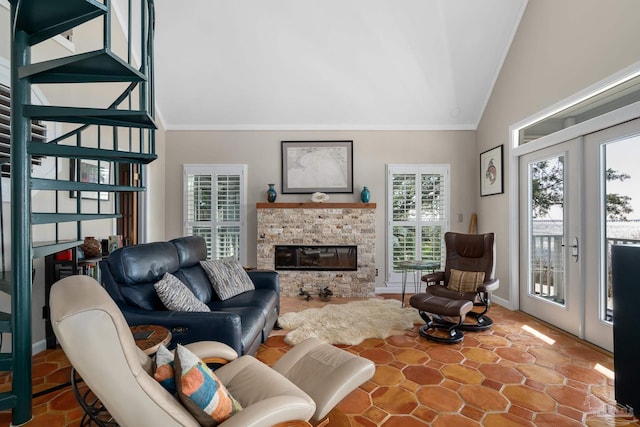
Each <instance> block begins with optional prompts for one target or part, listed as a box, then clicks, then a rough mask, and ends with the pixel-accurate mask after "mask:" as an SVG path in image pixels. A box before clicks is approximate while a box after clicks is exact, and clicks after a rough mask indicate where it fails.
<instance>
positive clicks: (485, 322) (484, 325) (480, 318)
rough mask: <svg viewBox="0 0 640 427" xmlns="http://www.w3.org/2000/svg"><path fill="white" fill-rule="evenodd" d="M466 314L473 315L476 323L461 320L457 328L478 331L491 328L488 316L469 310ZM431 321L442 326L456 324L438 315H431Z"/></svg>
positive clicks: (491, 321) (490, 320)
mask: <svg viewBox="0 0 640 427" xmlns="http://www.w3.org/2000/svg"><path fill="white" fill-rule="evenodd" d="M467 316H470V317H475V320H476V323H465V322H462V323H461V324H460V325H459V326H458V329H460V330H461V331H467V332H480V331H486V330H487V329H489V328H491V326H493V320H492V319H491V318H490V317H489V316H485V315H482V314H479V313H474V312H473V311H470V312H469V313H467ZM433 321H434V322H435V323H437V324H440V325H443V326H448V325H456V324H457V323H455V322H451V321H449V320H446V319H443V318H442V317H440V316H438V315H434V316H433Z"/></svg>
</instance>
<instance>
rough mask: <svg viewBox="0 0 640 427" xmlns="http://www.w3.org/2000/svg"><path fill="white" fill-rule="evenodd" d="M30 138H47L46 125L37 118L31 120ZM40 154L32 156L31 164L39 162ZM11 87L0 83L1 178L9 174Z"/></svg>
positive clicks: (35, 139)
mask: <svg viewBox="0 0 640 427" xmlns="http://www.w3.org/2000/svg"><path fill="white" fill-rule="evenodd" d="M31 140H32V141H38V142H45V141H46V140H47V128H46V126H45V125H44V124H43V123H42V122H40V121H37V120H33V121H32V122H31ZM41 160H42V156H33V157H32V158H31V164H32V165H39V164H41ZM10 161H11V89H10V88H9V87H8V86H5V85H3V84H0V163H1V164H2V166H1V167H0V172H1V174H2V177H3V178H9V177H10V175H11V171H10V168H11V167H10V164H9V162H10Z"/></svg>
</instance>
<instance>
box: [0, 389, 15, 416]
mask: <svg viewBox="0 0 640 427" xmlns="http://www.w3.org/2000/svg"><path fill="white" fill-rule="evenodd" d="M17 400H18V399H17V396H16V394H15V393H14V392H12V391H4V392H1V393H0V411H1V410H5V409H10V408H14V407H15V406H16V402H17Z"/></svg>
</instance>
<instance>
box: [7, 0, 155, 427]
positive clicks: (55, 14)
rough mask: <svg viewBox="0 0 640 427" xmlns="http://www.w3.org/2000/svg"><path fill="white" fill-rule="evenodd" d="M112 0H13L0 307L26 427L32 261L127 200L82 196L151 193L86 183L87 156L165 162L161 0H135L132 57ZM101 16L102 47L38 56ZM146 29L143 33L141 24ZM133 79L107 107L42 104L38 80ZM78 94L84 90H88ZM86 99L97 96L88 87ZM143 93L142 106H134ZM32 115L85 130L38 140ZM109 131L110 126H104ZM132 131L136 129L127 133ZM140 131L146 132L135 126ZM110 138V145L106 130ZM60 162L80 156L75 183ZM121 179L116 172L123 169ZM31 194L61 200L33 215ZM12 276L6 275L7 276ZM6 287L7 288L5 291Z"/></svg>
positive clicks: (14, 403) (130, 23) (18, 411)
mask: <svg viewBox="0 0 640 427" xmlns="http://www.w3.org/2000/svg"><path fill="white" fill-rule="evenodd" d="M134 1H135V2H137V3H138V2H139V5H140V8H139V14H140V22H139V24H138V25H136V24H135V23H134V19H133V16H134ZM112 11H113V5H112V3H111V0H103V1H102V2H99V1H96V0H11V36H12V40H11V99H12V110H11V175H12V177H11V231H12V238H11V254H12V257H11V258H12V259H11V269H12V273H13V277H12V279H11V280H12V286H11V293H12V312H11V314H10V315H8V314H4V315H3V314H2V313H0V332H11V333H12V353H11V354H8V355H7V354H6V353H3V354H0V370H4V371H11V372H12V390H11V391H10V392H5V393H0V409H6V408H12V410H13V415H12V423H13V424H14V425H19V424H23V423H26V422H27V421H29V419H30V418H31V415H32V412H31V403H32V397H31V396H32V395H31V389H32V373H31V363H32V362H31V346H32V336H31V310H32V307H31V304H32V302H31V301H32V294H31V289H32V259H33V258H35V257H41V256H44V255H48V254H52V253H55V252H58V251H60V250H63V249H68V248H71V247H74V246H77V245H78V244H79V243H80V242H81V236H82V223H83V222H84V221H86V220H92V219H105V218H106V219H114V218H118V217H119V216H120V214H119V212H118V208H119V206H118V203H116V202H115V200H114V202H113V209H112V211H113V212H108V213H105V212H102V207H101V202H100V197H98V199H97V202H96V203H97V212H96V211H95V210H96V209H94V211H92V212H86V209H88V208H87V204H86V203H85V202H84V201H83V200H82V192H87V191H92V192H98V194H99V193H101V192H107V193H114V194H117V193H119V192H133V191H144V178H143V179H142V180H141V181H140V183H139V184H136V183H132V182H130V183H118V182H113V183H111V182H100V180H99V181H98V182H97V183H87V182H80V180H79V178H78V177H79V172H80V169H79V167H80V165H79V163H80V162H79V161H80V160H83V159H85V160H97V161H98V162H109V163H110V164H111V165H113V169H115V167H116V166H119V165H123V164H124V165H126V164H129V165H131V164H143V165H144V164H147V163H149V162H151V161H153V160H154V159H155V158H156V155H155V133H154V129H155V128H156V126H155V121H154V108H153V103H154V90H153V31H154V20H155V18H154V5H153V1H152V0H127V22H126V23H124V24H123V25H122V27H123V29H124V31H123V32H124V33H125V37H126V40H127V47H126V60H125V59H122V58H121V57H120V56H118V55H116V54H115V53H114V51H113V50H112V41H113V37H112V33H113V29H112V28H111V26H112V19H113V16H114V15H115V14H113V12H112ZM98 18H102V24H103V25H102V38H103V47H102V48H101V49H98V50H95V51H92V52H85V53H81V54H75V55H71V56H68V57H62V58H56V59H52V60H47V61H44V62H39V63H32V62H31V47H32V46H34V45H36V44H38V43H41V42H43V41H46V40H48V39H50V38H52V37H54V36H56V35H58V34H61V33H65V32H68V31H69V30H72V29H74V28H76V27H77V26H79V25H80V24H83V23H85V22H89V21H92V20H94V19H98ZM134 27H139V31H140V41H141V42H140V55H139V56H140V59H139V63H140V64H139V66H138V67H134V66H133V62H134V61H133V58H134V56H135V55H134V53H135V52H134V49H133V39H134V37H132V35H133V32H134ZM136 30H138V29H136ZM108 82H128V83H129V85H128V86H127V87H126V89H125V90H124V92H122V93H121V94H120V95H118V96H117V97H116V98H115V100H114V101H113V102H112V103H111V104H110V105H109V106H108V107H107V108H87V107H80V106H78V107H68V106H55V105H33V104H32V103H31V85H33V84H43V85H46V84H80V85H81V84H83V83H108ZM79 90H82V87H80V89H79ZM87 96H89V94H88V93H87ZM136 98H137V108H134V107H133V106H134V104H136ZM32 120H43V121H47V122H59V123H72V124H80V125H81V126H80V127H79V128H77V129H73V130H71V131H68V132H66V133H64V134H63V135H62V136H60V137H58V138H55V139H53V140H50V141H48V142H46V143H42V142H35V141H30V129H29V128H30V124H31V121H32ZM104 128H107V129H109V130H111V132H104V131H103V130H104ZM123 128H124V129H125V130H126V129H128V132H126V131H124V132H123V131H122V129H123ZM133 129H139V132H137V133H136V132H133ZM107 133H109V134H110V135H111V136H110V138H111V144H109V143H108V142H105V140H107V136H106V134H107ZM31 156H51V157H53V158H55V165H56V167H55V179H50V178H35V177H33V176H32V174H31V163H30V158H31ZM58 159H63V160H64V161H69V162H71V161H75V162H76V173H75V177H76V178H75V179H72V177H71V173H70V174H69V177H66V176H65V174H64V173H63V171H60V170H59V168H58V163H59V162H58ZM116 176H117V175H116ZM32 190H38V192H42V193H45V194H53V197H55V203H54V204H53V210H52V211H49V212H33V211H32ZM67 192H74V194H75V197H76V203H75V211H74V212H68V211H64V212H61V211H60V199H61V197H63V194H68V193H67ZM62 222H75V223H76V224H77V225H76V227H75V235H64V236H61V234H63V233H62V231H61V230H60V227H59V224H60V223H62ZM47 224H53V226H54V228H55V240H54V241H53V242H50V243H48V244H43V245H40V244H36V243H34V239H33V230H34V226H44V225H47ZM3 273H4V272H3ZM3 289H4V288H3Z"/></svg>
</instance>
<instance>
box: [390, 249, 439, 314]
mask: <svg viewBox="0 0 640 427" xmlns="http://www.w3.org/2000/svg"><path fill="white" fill-rule="evenodd" d="M438 267H440V263H439V262H438V261H423V260H419V259H413V260H405V261H400V262H398V268H399V269H400V270H402V301H401V302H400V306H401V307H404V295H405V291H406V289H407V272H409V271H413V284H414V289H415V291H414V292H415V293H418V290H419V289H420V278H421V276H422V271H424V270H431V271H432V272H433V271H435V269H436V268H438Z"/></svg>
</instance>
